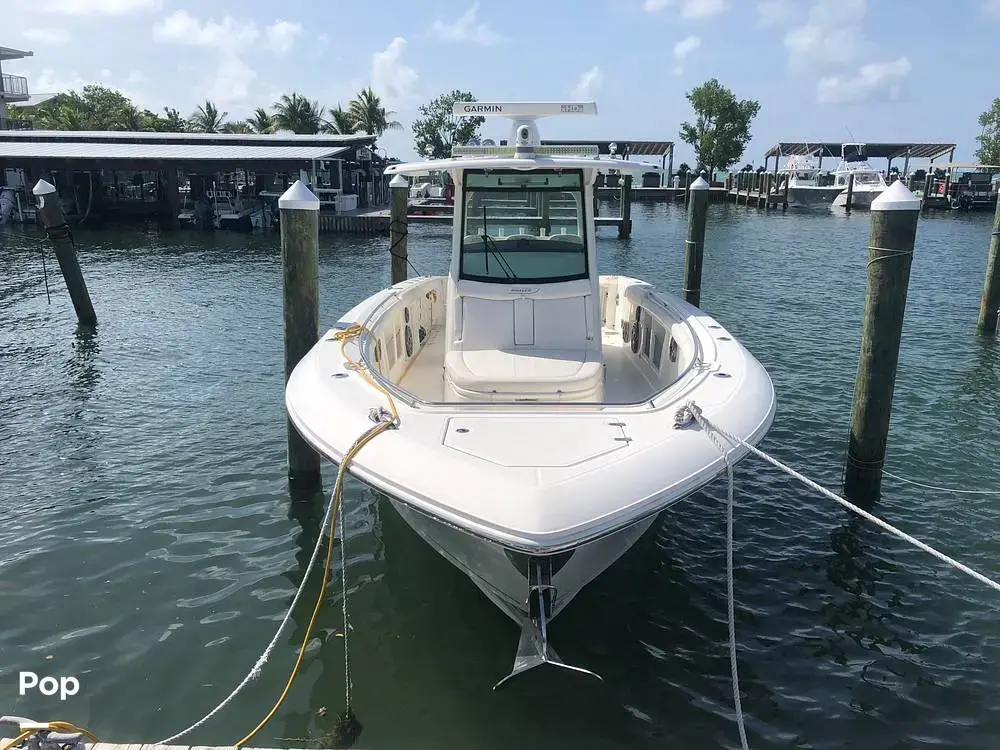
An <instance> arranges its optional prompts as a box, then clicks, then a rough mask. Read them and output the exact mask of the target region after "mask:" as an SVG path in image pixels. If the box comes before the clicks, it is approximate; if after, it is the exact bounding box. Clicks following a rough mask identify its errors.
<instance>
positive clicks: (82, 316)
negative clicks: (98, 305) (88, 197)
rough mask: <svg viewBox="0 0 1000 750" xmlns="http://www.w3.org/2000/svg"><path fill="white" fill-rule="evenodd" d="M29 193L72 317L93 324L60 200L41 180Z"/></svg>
mask: <svg viewBox="0 0 1000 750" xmlns="http://www.w3.org/2000/svg"><path fill="white" fill-rule="evenodd" d="M31 192H32V193H33V194H34V195H35V198H37V199H38V218H39V220H40V221H41V224H42V226H43V227H44V228H45V232H46V234H47V235H48V238H49V239H50V240H51V241H52V246H53V247H54V248H55V251H56V260H57V261H59V270H60V271H62V277H63V281H65V282H66V289H67V290H68V291H69V296H70V299H71V300H73V309H75V310H76V319H77V320H78V321H79V323H80V325H84V326H91V327H93V326H96V325H97V313H95V312H94V305H93V303H92V302H91V301H90V292H89V291H87V282H86V281H85V280H84V278H83V271H82V270H80V261H79V259H78V258H77V257H76V246H75V245H74V244H73V237H72V236H71V235H70V233H69V225H67V224H66V216H65V214H64V213H63V207H62V201H61V200H60V199H59V195H58V194H57V193H56V188H55V186H54V185H52V184H51V183H49V182H46V181H45V180H39V181H38V182H37V183H36V185H35V187H34V188H32V190H31Z"/></svg>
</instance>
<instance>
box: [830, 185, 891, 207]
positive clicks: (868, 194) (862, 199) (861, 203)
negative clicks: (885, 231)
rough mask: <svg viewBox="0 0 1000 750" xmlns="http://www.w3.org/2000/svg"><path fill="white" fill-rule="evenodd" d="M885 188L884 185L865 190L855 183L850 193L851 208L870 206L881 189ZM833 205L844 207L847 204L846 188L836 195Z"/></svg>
mask: <svg viewBox="0 0 1000 750" xmlns="http://www.w3.org/2000/svg"><path fill="white" fill-rule="evenodd" d="M883 190H885V188H884V187H879V188H878V189H876V190H865V189H859V188H858V186H856V185H855V187H854V191H853V193H852V194H851V208H870V207H871V205H872V201H873V200H875V199H876V198H878V197H879V196H880V195H881V194H882V191H883ZM833 205H835V206H837V207H839V208H844V207H846V206H847V190H843V191H842V192H841V193H840V195H838V196H837V198H836V200H835V201H834V202H833Z"/></svg>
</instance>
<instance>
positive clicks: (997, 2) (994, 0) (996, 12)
mask: <svg viewBox="0 0 1000 750" xmlns="http://www.w3.org/2000/svg"><path fill="white" fill-rule="evenodd" d="M983 13H986V14H987V15H990V16H996V17H997V18H1000V0H985V2H983Z"/></svg>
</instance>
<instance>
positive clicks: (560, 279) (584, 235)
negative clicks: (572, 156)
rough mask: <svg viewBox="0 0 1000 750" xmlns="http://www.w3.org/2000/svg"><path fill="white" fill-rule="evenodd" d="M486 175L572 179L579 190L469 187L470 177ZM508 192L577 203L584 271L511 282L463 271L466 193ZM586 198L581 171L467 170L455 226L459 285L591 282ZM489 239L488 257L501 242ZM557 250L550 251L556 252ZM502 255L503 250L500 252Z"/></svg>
mask: <svg viewBox="0 0 1000 750" xmlns="http://www.w3.org/2000/svg"><path fill="white" fill-rule="evenodd" d="M487 174H497V175H503V176H507V175H510V176H518V175H525V174H532V175H540V174H541V175H555V174H563V175H575V176H577V177H578V178H579V183H580V186H579V187H578V188H577V187H565V186H555V187H530V188H524V187H520V186H511V187H510V188H505V187H496V188H493V187H490V188H483V187H478V186H477V187H471V188H470V187H469V177H470V176H480V177H482V176H485V175H487ZM505 191H509V192H511V193H522V194H523V193H571V194H573V195H574V197H575V198H577V200H579V206H580V215H579V227H580V238H581V240H582V242H581V244H580V245H579V252H580V253H582V255H583V270H582V271H581V272H580V273H576V274H567V275H564V276H543V277H527V276H516V277H514V278H512V277H509V276H504V277H500V276H481V275H478V274H470V273H467V272H466V271H465V267H464V265H465V238H466V233H465V227H466V222H467V218H468V217H467V215H466V211H467V206H468V193H476V192H479V193H483V192H489V193H502V192H505ZM586 195H587V183H586V179H585V176H584V173H583V170H582V169H559V168H554V169H532V170H520V169H466V170H464V171H463V174H462V199H461V205H460V206H459V207H458V208H459V209H460V214H459V217H458V222H457V226H456V228H455V231H456V232H457V233H458V279H459V280H460V281H475V282H479V283H483V284H510V283H529V284H560V283H565V282H569V281H581V280H586V279H589V278H590V271H591V268H590V265H591V264H590V238H589V232H588V226H589V218H590V215H589V210H590V207H589V206H588V205H587V200H586ZM487 237H488V239H487V241H486V242H485V243H484V250H483V251H484V252H486V253H491V252H493V251H494V250H495V248H491V247H490V246H491V245H494V244H495V242H496V241H497V240H499V239H501V238H497V237H492V236H491V235H487ZM536 240H538V241H542V242H548V241H549V240H548V239H546V238H544V237H537V238H536ZM577 247H578V246H577V245H576V244H575V243H574V245H573V248H572V251H573V252H575V251H576V250H577ZM555 249H556V248H552V250H555ZM559 250H562V251H564V252H568V251H570V250H568V249H566V248H559ZM500 252H502V249H501V250H500Z"/></svg>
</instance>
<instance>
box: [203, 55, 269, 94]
mask: <svg viewBox="0 0 1000 750" xmlns="http://www.w3.org/2000/svg"><path fill="white" fill-rule="evenodd" d="M256 80H257V71H255V70H254V69H253V68H251V67H250V66H249V65H247V64H246V63H245V62H243V60H242V59H241V58H240V56H239V55H237V54H235V53H232V52H227V53H225V54H223V55H222V56H221V57H220V58H219V63H218V65H217V66H216V68H215V71H214V72H213V74H212V77H211V78H210V79H208V80H207V81H205V82H204V83H203V84H202V91H203V93H204V96H205V97H206V98H208V99H211V100H212V101H214V102H215V103H216V104H219V105H220V106H221V105H233V104H248V103H250V100H251V93H252V91H253V90H254V86H253V84H254V82H255V81H256Z"/></svg>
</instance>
